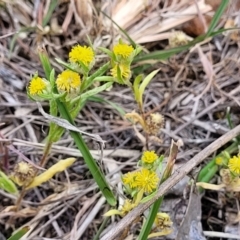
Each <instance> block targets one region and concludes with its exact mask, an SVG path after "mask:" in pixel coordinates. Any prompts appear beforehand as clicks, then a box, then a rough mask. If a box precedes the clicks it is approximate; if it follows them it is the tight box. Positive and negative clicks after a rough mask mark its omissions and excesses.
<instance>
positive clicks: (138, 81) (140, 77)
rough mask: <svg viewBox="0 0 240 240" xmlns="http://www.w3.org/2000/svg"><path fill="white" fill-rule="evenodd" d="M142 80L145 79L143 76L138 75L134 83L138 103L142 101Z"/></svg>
mask: <svg viewBox="0 0 240 240" xmlns="http://www.w3.org/2000/svg"><path fill="white" fill-rule="evenodd" d="M142 78H143V75H142V74H140V75H138V76H137V77H136V78H135V79H134V83H133V91H134V95H135V99H136V101H137V102H139V101H140V99H139V96H140V93H139V85H140V82H141V81H142Z"/></svg>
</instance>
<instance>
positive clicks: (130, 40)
mask: <svg viewBox="0 0 240 240" xmlns="http://www.w3.org/2000/svg"><path fill="white" fill-rule="evenodd" d="M102 14H103V15H105V16H106V17H107V18H108V19H109V20H110V21H112V22H113V23H114V24H115V25H116V26H117V27H118V28H119V30H120V31H121V32H122V33H123V34H124V35H125V36H126V38H127V39H128V41H129V42H130V43H131V44H132V46H133V47H134V48H136V46H137V44H136V43H135V42H134V41H133V40H132V38H131V37H130V36H129V35H128V33H127V32H126V31H125V30H124V29H123V28H121V27H120V26H119V25H118V24H117V23H116V22H115V21H114V20H113V19H112V18H111V17H109V16H108V15H107V14H106V13H105V12H102Z"/></svg>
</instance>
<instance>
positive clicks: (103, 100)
mask: <svg viewBox="0 0 240 240" xmlns="http://www.w3.org/2000/svg"><path fill="white" fill-rule="evenodd" d="M88 100H89V101H93V102H100V103H104V102H105V103H107V104H109V105H111V106H112V107H113V108H114V109H115V110H116V111H118V112H119V114H120V115H121V116H122V117H123V116H124V115H125V114H126V112H125V111H124V110H123V108H121V107H120V106H119V105H117V104H116V103H114V102H111V101H109V100H106V99H104V98H102V97H97V96H91V97H90V98H89V99H88Z"/></svg>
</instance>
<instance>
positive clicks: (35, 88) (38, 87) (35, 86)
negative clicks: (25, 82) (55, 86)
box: [28, 76, 47, 95]
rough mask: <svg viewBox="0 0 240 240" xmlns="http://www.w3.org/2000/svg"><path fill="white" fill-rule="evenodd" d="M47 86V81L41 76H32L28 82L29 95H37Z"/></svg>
mask: <svg viewBox="0 0 240 240" xmlns="http://www.w3.org/2000/svg"><path fill="white" fill-rule="evenodd" d="M46 88H47V83H46V81H44V80H43V79H42V78H40V77H38V76H34V77H33V78H32V80H31V81H30V84H29V87H28V89H29V93H30V95H37V94H41V93H43V91H44V90H46Z"/></svg>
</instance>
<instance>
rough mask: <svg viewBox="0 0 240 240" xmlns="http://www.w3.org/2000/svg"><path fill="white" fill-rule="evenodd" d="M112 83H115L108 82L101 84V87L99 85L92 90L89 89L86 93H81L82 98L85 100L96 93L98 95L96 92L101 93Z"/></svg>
mask: <svg viewBox="0 0 240 240" xmlns="http://www.w3.org/2000/svg"><path fill="white" fill-rule="evenodd" d="M112 84H113V83H112V82H107V83H105V84H103V85H102V86H100V87H97V88H94V89H92V90H89V91H87V92H85V93H83V94H82V95H81V99H82V100H83V101H85V100H86V99H88V98H89V97H91V96H94V95H96V94H98V93H100V92H102V91H104V90H106V89H108V88H109V87H110V86H111V85H112Z"/></svg>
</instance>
